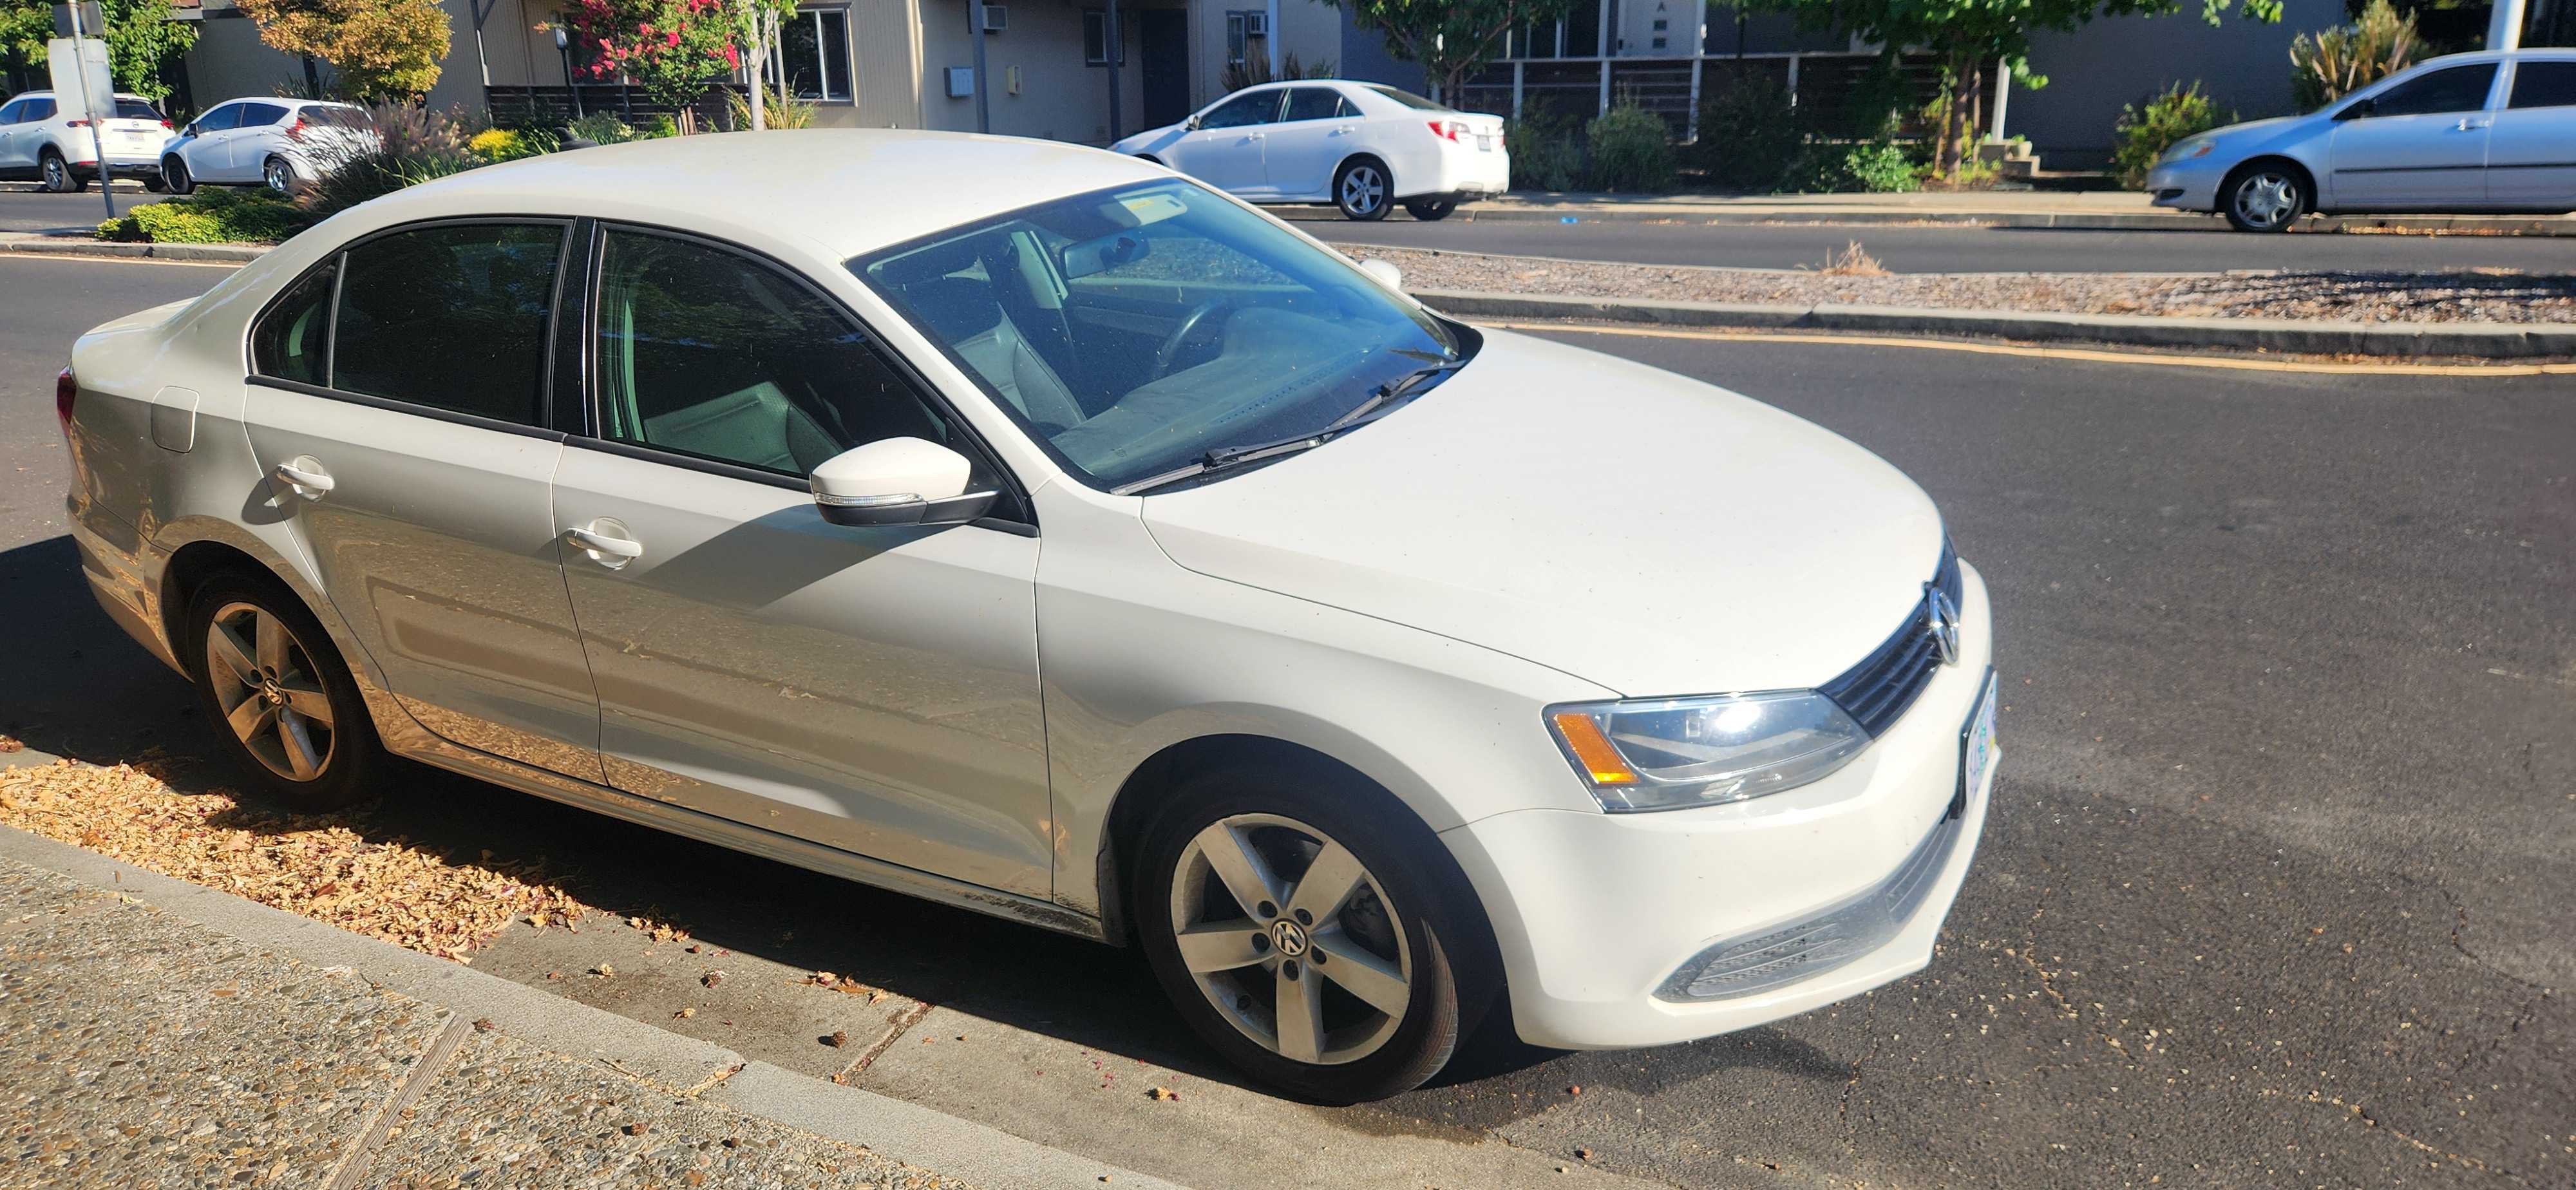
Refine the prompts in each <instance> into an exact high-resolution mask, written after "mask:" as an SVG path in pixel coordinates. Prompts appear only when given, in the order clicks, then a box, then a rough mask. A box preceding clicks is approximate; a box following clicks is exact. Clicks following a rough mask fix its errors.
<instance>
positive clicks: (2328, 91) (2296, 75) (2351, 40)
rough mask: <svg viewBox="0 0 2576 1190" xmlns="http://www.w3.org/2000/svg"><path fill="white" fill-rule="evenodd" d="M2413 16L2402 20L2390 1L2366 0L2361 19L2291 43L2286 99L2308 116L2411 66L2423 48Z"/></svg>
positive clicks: (2406, 16)
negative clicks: (2292, 100) (2288, 88)
mask: <svg viewBox="0 0 2576 1190" xmlns="http://www.w3.org/2000/svg"><path fill="white" fill-rule="evenodd" d="M2423 48H2424V47H2423V42H2421V41H2420V40H2418V39H2417V38H2416V36H2415V16H2414V14H2412V13H2408V14H2406V15H2404V16H2400V15H2398V13H2397V10H2396V8H2394V7H2392V6H2391V5H2390V4H2389V3H2388V0H2370V7H2368V8H2365V9H2362V10H2361V19H2360V20H2358V21H2355V22H2353V23H2352V24H2349V25H2345V26H2342V27H2341V28H2336V29H2325V30H2321V31H2319V32H2318V33H2316V34H2315V35H2314V36H2310V35H2309V34H2305V33H2302V34H2300V35H2299V36H2298V37H2297V38H2296V39H2294V40H2292V41H2291V42H2290V67H2291V75H2290V95H2291V97H2292V98H2293V99H2296V100H2297V101H2298V104H2299V110H2300V111H2303V112H2312V111H2315V110H2317V109H2318V108H2321V107H2324V106H2325V105H2327V104H2329V103H2332V102H2334V101H2335V100H2338V99H2341V98H2343V97H2344V96H2346V95H2350V94H2352V93H2353V92H2355V91H2358V90H2360V89H2362V88H2363V87H2367V86H2369V85H2370V84H2372V83H2375V82H2378V81H2379V80H2381V79H2384V78H2387V77H2388V76H2389V75H2392V74H2395V73H2397V72H2398V71H2401V70H2404V69H2406V68H2407V67H2409V66H2413V65H2414V64H2415V55H2416V54H2417V53H2418V52H2419V51H2421V50H2422V49H2423Z"/></svg>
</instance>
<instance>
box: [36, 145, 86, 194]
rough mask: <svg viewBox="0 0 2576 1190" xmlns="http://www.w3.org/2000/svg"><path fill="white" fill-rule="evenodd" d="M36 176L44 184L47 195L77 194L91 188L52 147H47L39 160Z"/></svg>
mask: <svg viewBox="0 0 2576 1190" xmlns="http://www.w3.org/2000/svg"><path fill="white" fill-rule="evenodd" d="M36 175H37V177H38V178H39V179H40V180H42V181H43V182H44V184H45V193H47V194H77V193H79V192H81V191H83V190H86V189H88V188H89V184H88V183H87V182H83V181H82V180H81V179H80V178H79V177H78V176H77V175H75V174H73V173H72V167H71V165H70V164H69V163H67V162H65V161H64V160H63V155H62V154H61V153H58V152H56V151H54V149H53V148H52V147H51V146H47V147H46V149H45V151H44V153H43V154H42V155H41V156H40V157H39V158H38V160H37V163H36Z"/></svg>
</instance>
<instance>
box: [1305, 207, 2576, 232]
mask: <svg viewBox="0 0 2576 1190" xmlns="http://www.w3.org/2000/svg"><path fill="white" fill-rule="evenodd" d="M1272 213H1273V214H1275V215H1277V216H1279V217H1280V218H1282V219H1286V220H1289V221H1291V222H1308V223H1312V222H1330V221H1335V220H1339V219H1340V218H1341V217H1342V216H1341V212H1339V211H1336V210H1334V209H1332V208H1330V207H1313V208H1307V207H1280V208H1274V209H1273V211H1272ZM1450 218H1452V219H1456V220H1460V221H1462V222H1468V223H1474V222H1478V221H1490V222H1499V223H1563V222H1565V221H1567V220H1568V219H1571V220H1573V221H1575V222H1577V223H1679V224H1703V225H1718V226H1734V227H1740V226H1749V225H1776V226H1797V225H1808V226H1824V227H1839V226H1853V227H1867V226H1884V225H1889V224H1898V225H1917V226H1932V225H1937V226H1948V227H2003V228H2056V229H2061V230H2076V231H2226V230H2227V225H2226V224H2225V223H2223V222H2220V221H2219V220H2218V219H2217V217H2216V216H2211V215H2190V214H2172V215H2156V214H2148V213H2145V212H2134V213H2131V212H2102V213H2099V214H2096V213H2092V212H2085V211H1906V210H1875V211H1853V210H1843V211H1835V210H1818V211H1802V210H1799V209H1796V208H1778V207H1773V208H1768V209H1757V210H1746V211H1728V210H1712V209H1710V208H1707V207H1697V208H1687V207H1686V208H1681V209H1677V210H1657V209H1655V208H1654V207H1652V206H1649V205H1643V204H1640V205H1638V206H1634V207H1627V206H1608V207H1543V206H1522V205H1518V204H1511V205H1496V206H1468V207H1460V208H1459V209H1458V211H1457V213H1456V214H1453V215H1451V216H1450ZM2291 231H2292V232H2293V233H2296V234H2302V235H2319V234H2328V233H2371V232H2447V233H2450V234H2453V235H2463V234H2474V235H2502V236H2576V219H2563V218H2561V219H2553V218H2546V217H2543V218H2531V219H2516V218H2511V217H2499V216H2494V215H2335V216H2327V217H2319V218H2311V219H2308V220H2306V221H2304V222H2302V223H2300V224H2298V225H2297V226H2295V227H2293V228H2291Z"/></svg>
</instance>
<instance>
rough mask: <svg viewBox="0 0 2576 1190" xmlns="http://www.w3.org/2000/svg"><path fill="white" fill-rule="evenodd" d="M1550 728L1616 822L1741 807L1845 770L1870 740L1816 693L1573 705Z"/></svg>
mask: <svg viewBox="0 0 2576 1190" xmlns="http://www.w3.org/2000/svg"><path fill="white" fill-rule="evenodd" d="M1547 723H1548V728H1549V729H1550V730H1551V731H1553V732H1555V734H1556V742H1557V746H1558V747H1560V748H1563V749H1564V750H1565V756H1566V759H1567V760H1569V761H1571V762H1573V764H1574V771H1575V772H1577V773H1579V774H1581V775H1582V777H1583V780H1584V783H1585V784H1586V785H1588V786H1590V787H1591V789H1592V796H1593V797H1594V798H1596V799H1598V800H1599V801H1600V802H1601V808H1602V809H1604V810H1608V811H1610V812H1612V813H1614V814H1616V813H1625V812H1629V811H1635V810H1672V809H1678V808H1680V807H1683V806H1706V805H1715V804H1717V803H1721V802H1740V801H1743V800H1745V799H1746V798H1756V797H1761V796H1763V795H1764V794H1771V793H1778V792H1780V791H1782V790H1785V789H1795V788H1797V787H1798V786H1801V785H1804V784H1806V783H1808V782H1810V781H1814V780H1816V779H1818V778H1820V777H1823V776H1824V775H1826V774H1827V773H1831V772H1833V771H1834V770H1835V769H1838V768H1841V767H1842V766H1843V765H1844V764H1846V763H1848V762H1849V761H1850V760H1851V758H1852V757H1854V756H1858V755H1860V751H1861V749H1863V748H1866V747H1868V746H1869V733H1867V732H1865V731H1862V730H1861V729H1860V725H1859V724H1857V723H1854V722H1852V720H1851V716H1849V715H1846V714H1844V713H1843V709H1842V708H1841V707H1839V706H1836V705H1834V702H1833V700H1831V699H1829V698H1826V697H1825V696H1824V695H1821V694H1818V693H1816V692H1814V691H1812V690H1788V691H1778V692H1774V693H1769V694H1719V695H1710V696H1707V697H1703V698H1666V699H1636V700H1629V701H1624V702H1592V703H1568V704H1564V705H1560V706H1554V707H1550V708H1548V711H1547Z"/></svg>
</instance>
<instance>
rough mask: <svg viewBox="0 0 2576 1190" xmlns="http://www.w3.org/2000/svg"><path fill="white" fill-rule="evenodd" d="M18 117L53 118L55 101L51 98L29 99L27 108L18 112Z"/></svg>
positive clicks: (26, 118)
mask: <svg viewBox="0 0 2576 1190" xmlns="http://www.w3.org/2000/svg"><path fill="white" fill-rule="evenodd" d="M18 118H19V119H21V120H28V121H43V120H50V119H53V118H54V101H53V100H51V99H30V100H28V101H27V110H25V111H23V112H20V113H18Z"/></svg>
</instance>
